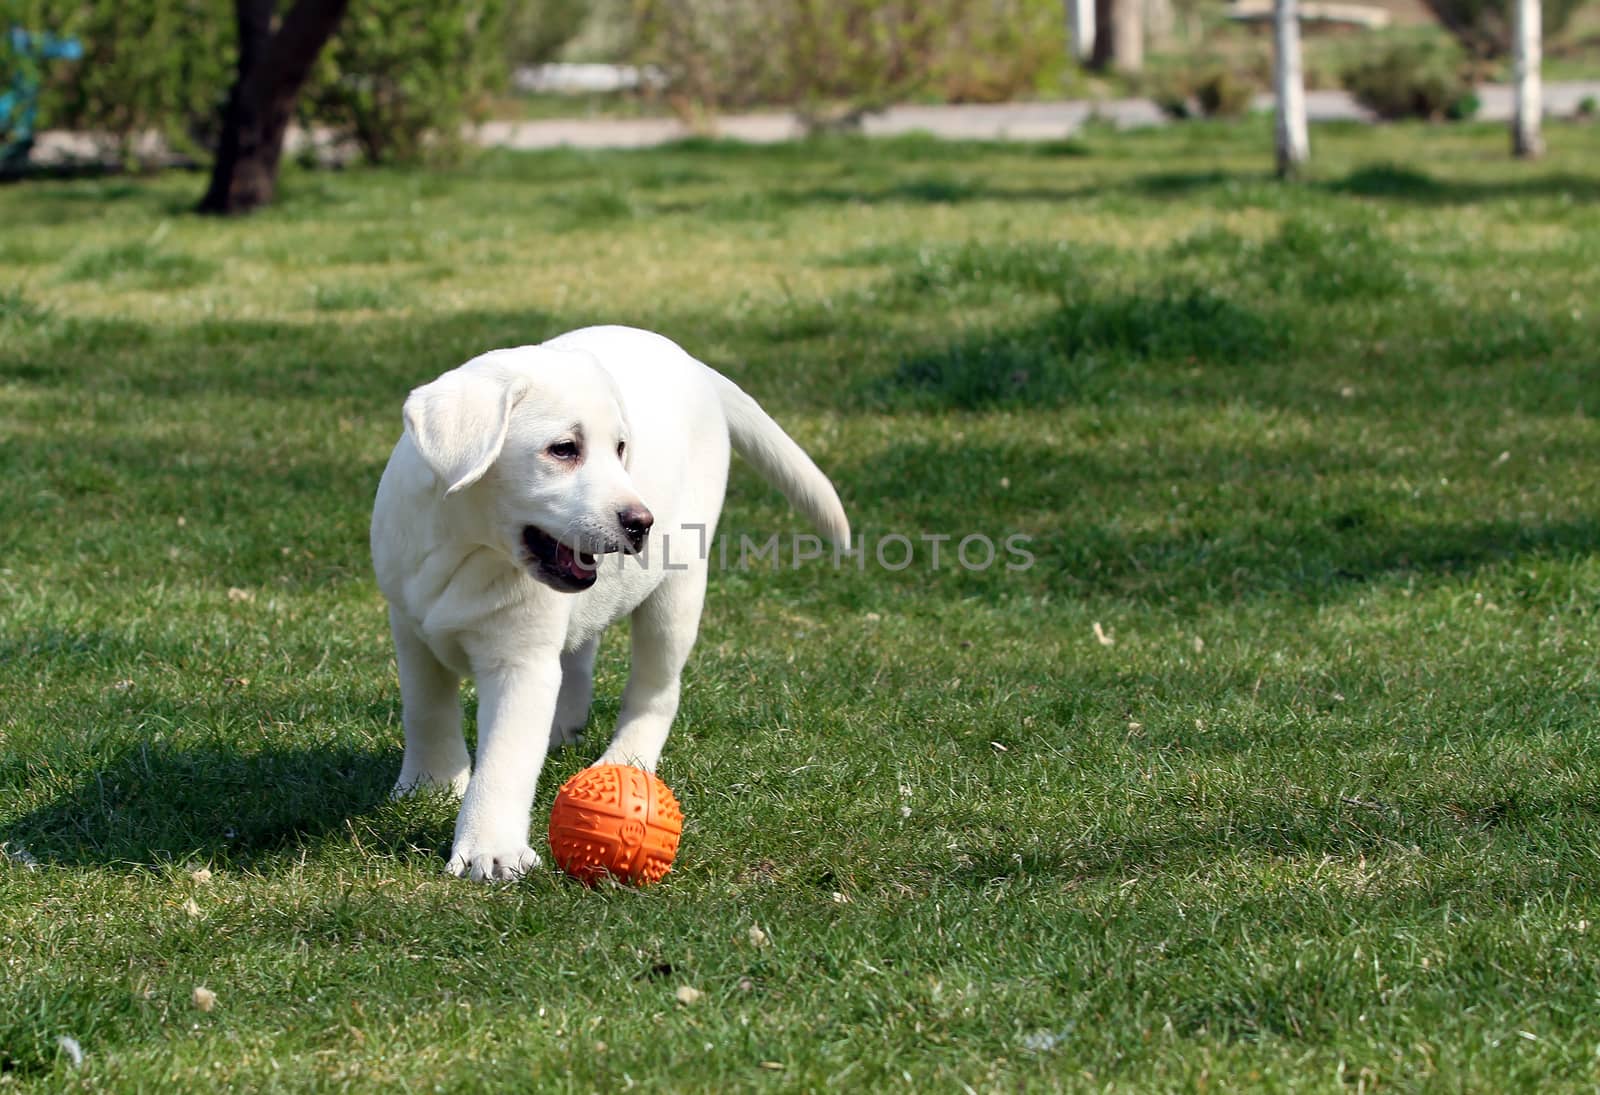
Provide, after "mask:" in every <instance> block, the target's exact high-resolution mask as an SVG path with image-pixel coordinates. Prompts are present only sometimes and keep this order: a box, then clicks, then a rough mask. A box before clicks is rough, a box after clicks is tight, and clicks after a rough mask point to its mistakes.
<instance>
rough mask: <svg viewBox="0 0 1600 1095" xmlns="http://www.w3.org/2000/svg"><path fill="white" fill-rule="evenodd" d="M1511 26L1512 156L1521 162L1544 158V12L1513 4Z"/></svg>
mask: <svg viewBox="0 0 1600 1095" xmlns="http://www.w3.org/2000/svg"><path fill="white" fill-rule="evenodd" d="M1512 9H1513V15H1512V26H1511V88H1512V96H1513V106H1512V110H1511V152H1512V155H1514V156H1517V157H1518V158H1520V159H1525V160H1532V159H1537V158H1538V157H1540V156H1542V155H1544V134H1543V133H1542V132H1541V130H1540V123H1541V121H1542V120H1543V119H1542V117H1541V115H1542V114H1543V113H1544V105H1543V103H1542V101H1541V100H1542V94H1541V89H1540V86H1539V67H1540V63H1541V53H1542V43H1541V41H1540V39H1541V37H1542V34H1543V27H1542V24H1543V22H1544V20H1543V14H1544V13H1543V12H1541V11H1540V10H1539V0H1512Z"/></svg>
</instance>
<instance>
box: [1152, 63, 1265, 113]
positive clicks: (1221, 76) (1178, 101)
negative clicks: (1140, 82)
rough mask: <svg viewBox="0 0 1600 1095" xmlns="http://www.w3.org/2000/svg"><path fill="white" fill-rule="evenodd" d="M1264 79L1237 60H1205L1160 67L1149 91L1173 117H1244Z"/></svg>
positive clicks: (1156, 101) (1163, 109)
mask: <svg viewBox="0 0 1600 1095" xmlns="http://www.w3.org/2000/svg"><path fill="white" fill-rule="evenodd" d="M1260 86H1261V85H1260V83H1259V82H1258V81H1257V80H1255V79H1253V78H1252V76H1251V75H1250V74H1249V73H1248V72H1246V71H1243V70H1241V68H1240V66H1238V65H1237V64H1230V63H1228V62H1226V61H1222V60H1202V61H1199V62H1196V63H1193V64H1184V65H1178V66H1176V67H1168V68H1165V69H1162V70H1159V71H1157V72H1156V73H1154V74H1153V75H1152V77H1151V78H1150V80H1149V81H1148V82H1147V88H1146V94H1148V95H1149V96H1150V97H1151V98H1152V99H1154V100H1155V103H1156V105H1157V106H1159V107H1160V108H1161V110H1162V112H1163V113H1165V114H1166V115H1167V116H1168V117H1172V118H1190V117H1194V116H1195V115H1197V114H1199V115H1203V116H1205V117H1207V118H1242V117H1243V116H1244V115H1246V114H1248V113H1249V112H1250V104H1251V102H1252V101H1253V100H1254V99H1255V94H1256V91H1257V90H1259V88H1260Z"/></svg>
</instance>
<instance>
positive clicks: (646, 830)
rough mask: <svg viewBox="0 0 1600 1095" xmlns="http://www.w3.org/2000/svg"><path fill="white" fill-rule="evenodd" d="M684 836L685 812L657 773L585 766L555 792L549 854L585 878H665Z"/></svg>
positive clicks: (646, 880) (622, 766) (624, 767)
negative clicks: (680, 840)
mask: <svg viewBox="0 0 1600 1095" xmlns="http://www.w3.org/2000/svg"><path fill="white" fill-rule="evenodd" d="M682 835H683V811H682V810H681V809H679V808H678V800H677V799H676V798H674V797H673V794H672V790H671V789H670V788H669V787H668V786H667V785H666V784H665V783H662V782H661V780H660V779H658V778H657V777H656V775H655V774H654V773H653V772H646V771H645V770H644V769H643V768H630V767H629V766H627V765H625V764H601V765H597V766H596V767H594V768H585V769H584V770H583V771H581V772H579V773H578V774H577V775H575V776H573V777H572V778H571V779H569V780H567V782H566V783H564V784H562V786H561V790H559V791H557V792H556V803H555V805H554V806H553V807H552V808H551V810H550V852H551V854H552V855H553V856H554V857H555V861H556V866H558V867H560V868H561V869H562V870H563V871H566V872H567V873H568V874H569V875H571V876H572V877H573V878H576V879H577V880H578V881H580V882H585V883H589V884H590V885H593V884H594V883H596V882H598V881H600V879H601V878H602V877H604V876H605V875H608V874H609V875H611V876H613V877H615V878H617V879H620V880H621V881H624V882H631V883H633V884H634V885H636V886H644V885H648V884H649V883H652V882H660V881H661V877H662V876H663V875H665V874H666V873H667V871H669V870H670V869H671V868H672V860H673V857H674V856H676V855H677V854H678V838H679V837H680V836H682Z"/></svg>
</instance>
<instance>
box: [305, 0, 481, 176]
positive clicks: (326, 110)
mask: <svg viewBox="0 0 1600 1095" xmlns="http://www.w3.org/2000/svg"><path fill="white" fill-rule="evenodd" d="M507 12H508V0H437V2H435V3H430V4H416V3H411V2H410V0H361V2H360V3H355V4H352V5H351V6H350V10H349V11H348V12H346V14H345V17H344V21H343V22H342V23H341V24H340V26H339V29H338V31H337V32H336V33H335V34H334V37H333V40H332V41H331V42H329V43H328V45H327V48H325V49H324V50H323V51H322V56H321V57H319V58H318V60H317V68H316V71H315V73H314V74H313V76H312V80H311V83H310V85H309V86H308V87H307V88H306V90H305V92H304V94H302V96H301V101H300V114H301V118H302V120H303V121H305V122H309V123H312V124H320V125H325V126H330V127H332V128H333V129H334V130H335V131H336V132H337V133H338V134H340V135H342V136H346V137H349V138H351V139H353V140H354V141H355V142H356V143H357V145H359V147H360V148H361V152H362V155H363V156H364V157H365V158H366V159H367V160H368V161H370V162H372V163H415V162H418V161H422V160H446V159H451V158H454V157H455V156H457V155H458V154H459V153H460V150H461V148H462V146H463V145H462V139H461V138H462V129H463V127H464V126H465V125H466V124H467V123H468V122H469V121H471V120H473V119H474V118H475V117H476V116H477V115H478V114H479V112H480V111H481V109H482V107H483V106H484V104H485V103H486V101H487V98H488V96H489V94H490V93H491V92H492V91H494V90H496V89H498V88H499V87H501V86H502V85H503V83H504V80H505V69H506V65H505V60H506V57H505V41H504V30H505V25H506V16H507Z"/></svg>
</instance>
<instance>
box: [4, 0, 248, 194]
mask: <svg viewBox="0 0 1600 1095" xmlns="http://www.w3.org/2000/svg"><path fill="white" fill-rule="evenodd" d="M13 21H15V22H16V23H18V24H20V25H23V26H25V27H27V28H29V29H35V30H45V31H50V32H52V33H55V34H70V35H73V36H75V37H77V39H78V40H79V42H81V43H82V45H83V59H82V60H81V61H76V62H71V63H63V64H59V65H52V66H50V68H49V69H48V74H49V82H48V84H47V90H46V94H45V96H44V98H43V100H42V102H41V104H40V116H39V127H40V128H41V129H43V128H47V127H49V128H67V129H76V130H81V131H85V132H92V133H95V134H98V135H100V136H101V137H102V138H103V140H104V141H105V143H106V144H107V145H108V146H109V150H110V151H113V152H114V153H115V155H116V156H117V158H118V159H119V160H120V161H121V162H122V163H124V164H125V165H128V166H139V165H140V161H141V156H142V155H144V154H145V152H146V150H147V148H148V146H147V145H145V144H144V143H143V142H142V140H141V139H142V138H143V137H144V136H145V135H147V134H155V135H159V136H160V137H161V138H162V139H163V140H164V141H165V142H166V144H167V145H168V146H169V147H171V148H174V149H176V150H178V151H180V152H183V153H187V154H190V155H204V154H205V153H206V151H207V145H208V144H209V142H210V140H211V138H212V135H213V134H214V133H215V130H216V125H217V118H218V114H219V111H220V109H221V104H222V102H223V100H224V99H225V98H226V97H227V94H228V88H229V86H230V84H231V83H232V80H233V65H234V56H235V51H236V49H237V46H236V44H235V41H236V37H235V35H236V32H235V28H234V19H233V5H232V4H230V3H229V2H228V0H91V2H77V3H72V2H65V0H40V2H35V3H27V2H23V3H12V4H9V5H7V6H6V7H5V8H0V27H3V26H6V25H8V24H9V23H11V22H13Z"/></svg>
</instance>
